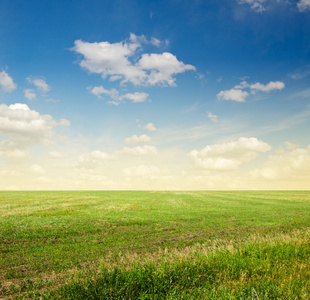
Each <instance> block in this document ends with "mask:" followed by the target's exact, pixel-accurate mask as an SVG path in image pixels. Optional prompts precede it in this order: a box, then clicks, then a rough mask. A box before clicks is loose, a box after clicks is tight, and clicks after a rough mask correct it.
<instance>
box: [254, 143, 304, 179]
mask: <svg viewBox="0 0 310 300" xmlns="http://www.w3.org/2000/svg"><path fill="white" fill-rule="evenodd" d="M309 174H310V145H309V146H308V147H307V148H305V149H303V148H296V147H293V149H292V148H290V147H289V148H288V150H287V151H285V150H283V151H281V152H280V153H277V154H275V155H270V156H269V157H268V160H267V161H266V162H265V164H264V165H263V166H262V167H261V168H258V169H255V170H254V171H253V172H252V173H251V175H252V176H253V177H254V178H264V179H269V180H275V179H278V180H280V179H286V180H289V179H291V180H295V181H296V180H298V179H299V178H302V179H303V180H305V178H306V180H309V179H310V176H309ZM308 182H309V181H308Z"/></svg>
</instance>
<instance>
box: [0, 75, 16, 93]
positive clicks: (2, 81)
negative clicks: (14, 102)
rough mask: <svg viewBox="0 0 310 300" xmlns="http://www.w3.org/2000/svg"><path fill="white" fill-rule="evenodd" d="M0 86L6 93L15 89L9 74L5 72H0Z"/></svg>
mask: <svg viewBox="0 0 310 300" xmlns="http://www.w3.org/2000/svg"><path fill="white" fill-rule="evenodd" d="M0 86H1V88H2V90H3V91H4V92H6V93H10V92H13V91H14V90H15V89H16V87H17V85H16V83H14V81H13V79H12V77H10V76H9V74H8V73H6V72H5V71H2V72H0Z"/></svg>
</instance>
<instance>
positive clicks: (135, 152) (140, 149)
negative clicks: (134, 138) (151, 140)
mask: <svg viewBox="0 0 310 300" xmlns="http://www.w3.org/2000/svg"><path fill="white" fill-rule="evenodd" d="M118 153H120V154H125V155H132V156H144V155H146V156H154V155H157V154H158V151H157V148H156V147H154V146H149V145H144V146H137V147H124V148H123V150H121V151H118Z"/></svg>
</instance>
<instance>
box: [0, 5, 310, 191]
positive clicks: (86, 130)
mask: <svg viewBox="0 0 310 300" xmlns="http://www.w3.org/2000/svg"><path fill="white" fill-rule="evenodd" d="M0 41H1V44H0V189H2V190H4V189H8V190H10V189H17V190H18V189H22V190H24V189H31V190H33V189H108V190H115V189H151V190H152V189H310V135H309V129H310V85H309V82H310V1H309V0H295V1H293V0H231V1H225V0H223V1H212V0H210V1H199V0H197V1H193V0H191V1H187V0H182V1H180V0H166V1H125V0H119V1H94V0H90V1H79V0H77V1H68V0H67V1H61V2H60V1H51V0H47V1H31V0H30V1H17V0H12V1H1V0H0Z"/></svg>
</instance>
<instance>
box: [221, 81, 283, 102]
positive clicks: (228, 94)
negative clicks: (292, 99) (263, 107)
mask: <svg viewBox="0 0 310 300" xmlns="http://www.w3.org/2000/svg"><path fill="white" fill-rule="evenodd" d="M284 87H285V84H284V83H283V82H282V81H270V82H269V83H267V84H262V83H260V82H256V83H254V84H249V83H247V82H246V81H242V82H241V83H240V84H238V85H236V86H234V87H233V88H232V89H230V90H225V91H221V92H219V93H218V94H217V99H218V100H231V101H236V102H245V99H246V98H247V97H248V96H249V93H248V92H246V91H244V90H245V89H249V90H250V92H251V94H252V95H254V94H255V93H256V92H258V91H260V92H265V93H269V92H271V91H276V90H279V91H280V90H283V89H284Z"/></svg>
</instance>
